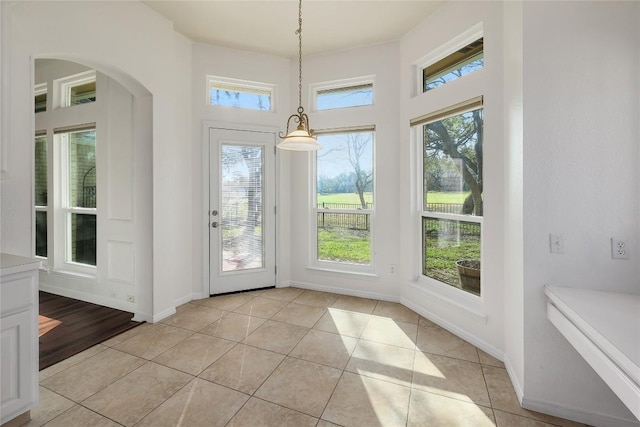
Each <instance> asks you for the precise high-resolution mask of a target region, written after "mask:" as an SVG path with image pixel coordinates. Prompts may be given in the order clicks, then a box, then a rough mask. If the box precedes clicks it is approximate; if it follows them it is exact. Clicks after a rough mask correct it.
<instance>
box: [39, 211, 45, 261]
mask: <svg viewBox="0 0 640 427" xmlns="http://www.w3.org/2000/svg"><path fill="white" fill-rule="evenodd" d="M36 255H38V256H41V257H44V258H46V257H47V213H46V212H42V211H36Z"/></svg>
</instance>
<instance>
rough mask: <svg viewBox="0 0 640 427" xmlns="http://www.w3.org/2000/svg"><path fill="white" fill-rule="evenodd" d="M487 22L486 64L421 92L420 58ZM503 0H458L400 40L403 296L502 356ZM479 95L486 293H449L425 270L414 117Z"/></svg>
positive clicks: (411, 305) (417, 308)
mask: <svg viewBox="0 0 640 427" xmlns="http://www.w3.org/2000/svg"><path fill="white" fill-rule="evenodd" d="M478 24H482V26H483V37H484V57H485V65H484V67H483V69H481V70H478V71H475V72H473V73H471V74H469V75H467V76H465V77H464V78H461V79H458V80H455V81H453V82H450V83H447V84H446V85H444V86H442V87H439V88H437V89H434V90H432V91H429V92H426V93H422V91H421V90H419V88H418V75H419V70H418V66H417V65H419V64H420V62H421V61H422V60H423V58H424V57H425V56H426V55H428V54H430V53H432V52H433V51H434V50H436V49H438V48H440V47H441V46H442V45H445V44H446V43H448V42H450V41H451V40H452V39H454V38H456V37H458V36H460V35H461V34H463V33H465V32H466V31H468V30H470V29H471V28H473V27H474V26H476V25H478ZM502 43H503V39H502V5H501V4H500V3H498V2H468V3H467V2H453V3H450V4H445V5H443V6H442V7H441V8H440V9H438V10H437V11H436V13H435V14H433V15H432V16H430V17H429V18H427V19H426V20H425V21H423V22H422V23H421V24H420V25H419V26H418V27H416V28H414V29H413V30H412V31H411V32H410V33H408V34H407V35H406V36H405V37H404V38H403V39H402V42H401V45H400V46H401V58H400V59H401V61H400V66H401V82H402V83H401V86H400V96H401V101H402V102H401V105H402V110H401V116H402V119H401V122H400V124H401V128H400V135H401V138H400V150H401V151H400V154H401V157H400V159H399V164H398V165H399V169H398V173H399V174H400V178H401V185H400V186H399V189H400V194H401V199H400V202H401V206H402V210H401V212H400V217H399V218H400V219H399V223H400V233H401V239H402V240H401V243H400V256H401V270H400V271H401V273H402V277H401V279H402V282H403V291H402V297H403V303H405V304H406V305H408V306H410V307H411V308H413V309H414V310H416V311H418V312H420V313H421V314H422V315H424V316H425V317H427V318H429V319H432V320H434V321H436V322H437V323H439V324H441V325H442V326H444V327H446V328H448V329H449V330H451V331H453V332H454V333H456V334H458V335H460V336H461V337H463V338H465V339H467V340H468V341H470V342H471V343H473V344H475V345H477V346H478V347H480V348H482V349H483V350H485V351H487V352H488V353H490V354H492V355H494V356H496V357H498V358H500V359H502V358H503V351H504V336H503V334H504V307H503V294H504V284H505V283H504V267H503V266H504V264H503V262H504V240H503V236H504V203H505V195H504V174H505V168H504V146H505V142H504V141H505V136H504V133H503V80H502V73H503V70H502V63H503V55H502ZM476 96H483V97H484V133H485V135H484V141H485V143H484V146H483V149H484V158H483V162H484V167H483V175H484V176H483V180H484V187H483V188H484V219H483V221H484V222H483V226H482V233H483V238H482V298H481V299H480V298H477V297H475V296H471V295H467V293H466V292H462V291H457V290H455V289H453V288H449V287H448V286H444V287H445V288H446V289H445V291H450V292H448V296H444V294H443V293H442V292H441V291H439V290H438V289H436V288H434V287H432V286H431V285H430V284H429V283H428V282H426V281H425V280H424V279H423V278H421V277H420V276H421V265H420V264H421V263H420V253H421V246H420V238H419V236H420V235H421V227H420V215H419V209H420V199H419V191H420V188H419V184H420V183H419V177H418V161H417V160H416V159H418V158H419V156H420V150H419V148H418V145H419V141H416V140H415V139H416V138H414V139H412V136H411V132H410V128H409V121H410V120H411V119H413V118H416V117H420V116H422V115H425V114H428V113H430V112H433V111H436V110H439V109H442V108H446V107H448V106H451V105H455V104H456V103H458V102H462V101H465V100H467V99H471V98H473V97H476Z"/></svg>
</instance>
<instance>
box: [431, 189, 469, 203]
mask: <svg viewBox="0 0 640 427" xmlns="http://www.w3.org/2000/svg"><path fill="white" fill-rule="evenodd" d="M469 194H470V193H469V191H446V192H442V191H430V192H428V193H427V203H455V204H462V203H464V199H466V198H467V196H468V195H469Z"/></svg>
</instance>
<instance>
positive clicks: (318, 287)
mask: <svg viewBox="0 0 640 427" xmlns="http://www.w3.org/2000/svg"><path fill="white" fill-rule="evenodd" d="M290 286H295V287H298V288H302V289H310V290H313V291H321V292H332V293H334V294H340V295H348V296H352V297H360V298H369V299H377V300H381V301H389V302H400V297H395V296H390V295H385V294H379V293H376V292H367V291H358V290H354V289H345V288H342V287H340V288H338V287H333V286H326V285H318V284H315V283H308V282H299V281H297V280H294V281H291V282H290Z"/></svg>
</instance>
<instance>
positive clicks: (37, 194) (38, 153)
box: [34, 132, 49, 258]
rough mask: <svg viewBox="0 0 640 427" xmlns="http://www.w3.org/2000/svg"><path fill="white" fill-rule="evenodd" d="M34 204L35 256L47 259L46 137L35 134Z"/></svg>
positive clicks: (43, 134)
mask: <svg viewBox="0 0 640 427" xmlns="http://www.w3.org/2000/svg"><path fill="white" fill-rule="evenodd" d="M34 160H35V163H34V164H35V176H34V204H35V210H36V233H35V234H36V255H37V256H39V257H43V258H46V257H47V206H48V205H49V197H48V190H47V185H48V179H47V171H48V167H47V135H46V134H45V133H41V132H39V133H37V134H36V137H35V159H34Z"/></svg>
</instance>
